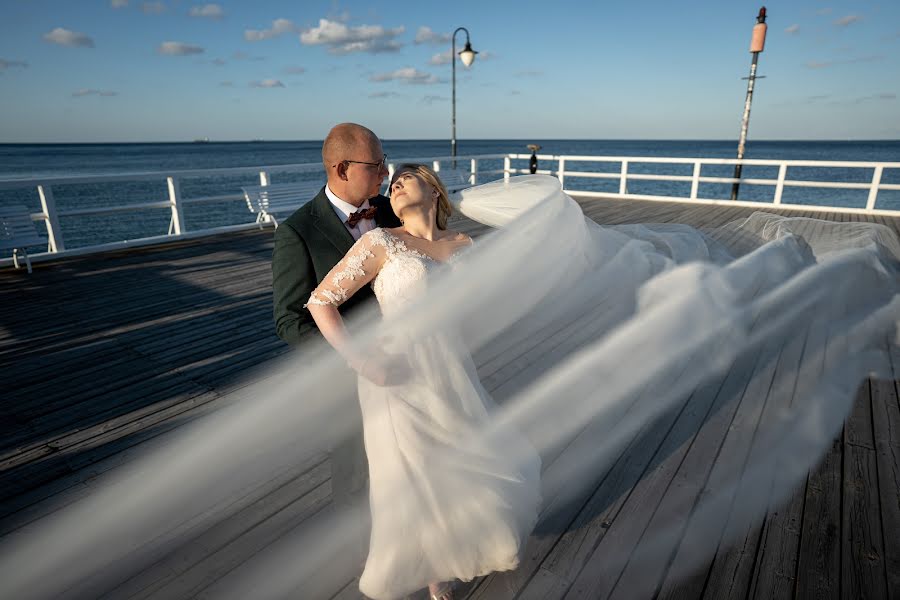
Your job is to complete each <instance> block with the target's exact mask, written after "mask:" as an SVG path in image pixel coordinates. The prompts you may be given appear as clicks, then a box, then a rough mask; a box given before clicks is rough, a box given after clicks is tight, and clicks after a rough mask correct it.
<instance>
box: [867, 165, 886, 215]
mask: <svg viewBox="0 0 900 600" xmlns="http://www.w3.org/2000/svg"><path fill="white" fill-rule="evenodd" d="M882 171H884V166H883V165H878V166H877V167H875V172H874V173H872V187H870V188H869V199H868V200H866V210H875V199H876V198H878V186H879V185H881V173H882Z"/></svg>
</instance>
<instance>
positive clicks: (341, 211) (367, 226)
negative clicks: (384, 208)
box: [325, 185, 375, 240]
mask: <svg viewBox="0 0 900 600" xmlns="http://www.w3.org/2000/svg"><path fill="white" fill-rule="evenodd" d="M325 195H326V196H328V201H329V202H331V208H333V209H334V212H335V214H337V216H338V218H339V219H340V220H341V223H343V224H344V227H346V228H347V231H349V232H350V235H352V236H353V239H354V240H358V239H359V238H360V237H362V234H364V233H366V232H367V231H371V230H373V229H375V219H360V220H359V221H357V222H356V227H350V226H349V225H348V224H347V219H349V218H350V215H351V214H353V213H355V212H356V211H357V210H366V209H367V208H369V201H368V200H366V201H365V202H363V203H362V204H361V205H360V206H359V208H357V207H355V206H353V205H352V204H350V203H349V202H345V201H343V200H341V199H340V198H338V196H337V194H335V193H334V192H332V191H331V188H329V187H328V186H327V185H326V186H325Z"/></svg>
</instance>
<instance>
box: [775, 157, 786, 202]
mask: <svg viewBox="0 0 900 600" xmlns="http://www.w3.org/2000/svg"><path fill="white" fill-rule="evenodd" d="M785 179H787V163H781V166H779V167H778V182H777V183H776V184H775V199H774V200H773V201H772V203H773V204H781V196H782V194H784V180H785Z"/></svg>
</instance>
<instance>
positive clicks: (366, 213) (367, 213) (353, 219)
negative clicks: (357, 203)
mask: <svg viewBox="0 0 900 600" xmlns="http://www.w3.org/2000/svg"><path fill="white" fill-rule="evenodd" d="M376 210H377V209H376V208H375V207H374V206H372V207H370V208H367V209H365V210H363V209H359V210H358V211H356V212H355V213H352V214H351V215H350V216H349V217H348V218H347V220H346V221H344V222H345V223H346V224H347V225H349V226H350V227H356V224H357V223H359V220H360V219H374V218H375V212H376Z"/></svg>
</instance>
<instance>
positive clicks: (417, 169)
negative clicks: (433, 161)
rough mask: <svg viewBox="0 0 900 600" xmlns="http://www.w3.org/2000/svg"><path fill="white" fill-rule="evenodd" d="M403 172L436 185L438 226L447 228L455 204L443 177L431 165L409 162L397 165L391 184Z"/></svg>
mask: <svg viewBox="0 0 900 600" xmlns="http://www.w3.org/2000/svg"><path fill="white" fill-rule="evenodd" d="M403 173H412V174H413V175H417V176H418V177H421V178H422V179H423V180H424V181H425V183H427V184H429V185H432V186H434V189H436V190H437V192H438V198H437V217H436V219H435V220H436V221H437V228H438V229H447V219H449V218H450V215H452V214H453V206H452V205H451V204H450V195H449V194H448V193H447V188H446V187H445V186H444V184H443V182H441V178H440V177H438V175H437V173H435V172H434V171H433V170H431V167H428V166H426V165H420V164H417V163H407V164H405V165H400V166H399V167H397V170H396V171H394V176H393V177H391V185H393V184H394V181H396V180H397V177H399V176H400V175H402V174H403Z"/></svg>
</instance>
